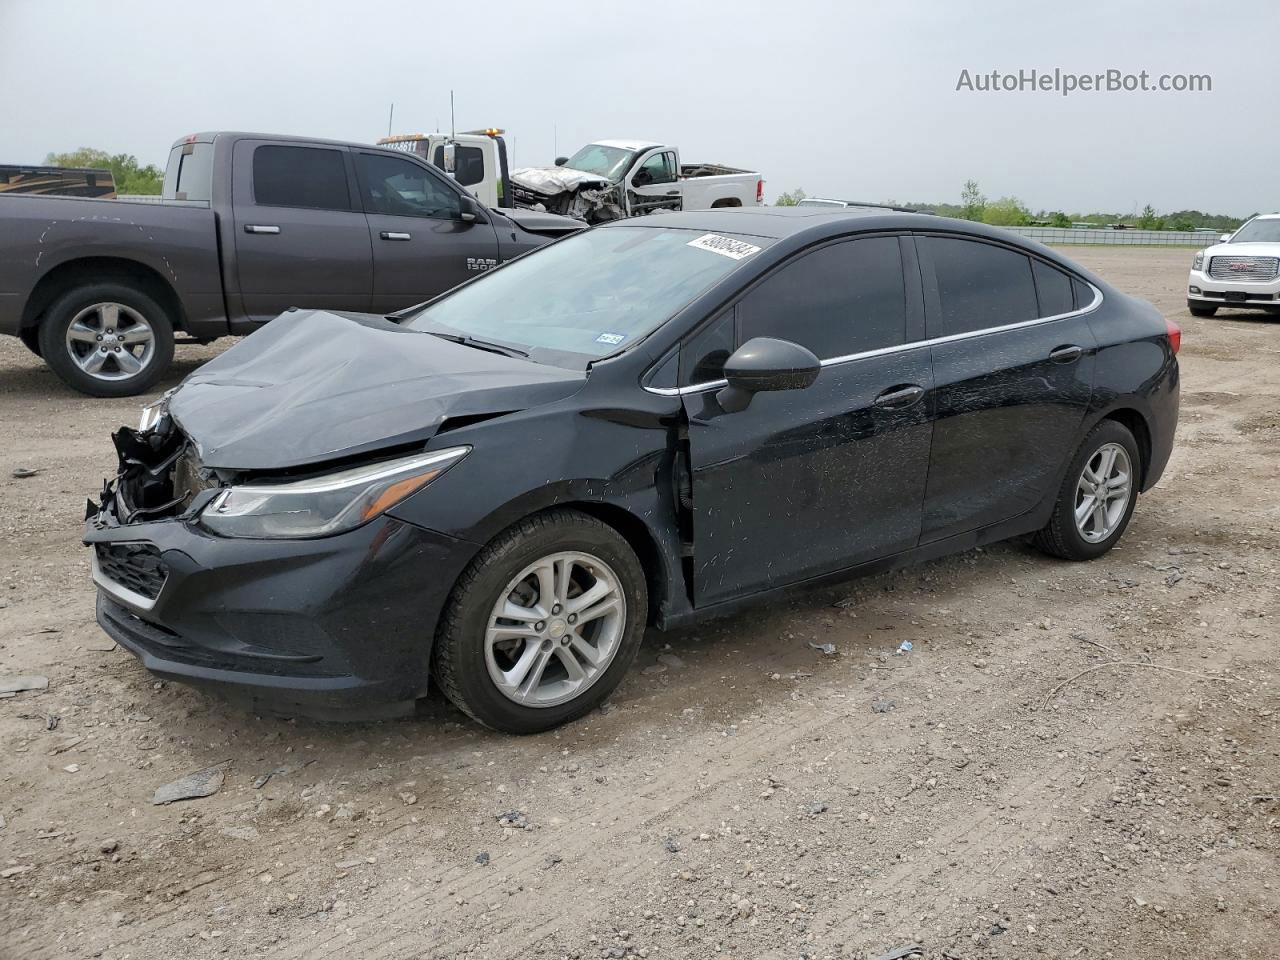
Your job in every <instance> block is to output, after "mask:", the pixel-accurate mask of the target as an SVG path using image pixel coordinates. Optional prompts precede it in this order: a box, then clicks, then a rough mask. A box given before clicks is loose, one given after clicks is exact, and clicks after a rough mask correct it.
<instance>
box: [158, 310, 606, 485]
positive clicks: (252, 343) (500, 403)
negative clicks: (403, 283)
mask: <svg viewBox="0 0 1280 960" xmlns="http://www.w3.org/2000/svg"><path fill="white" fill-rule="evenodd" d="M584 383H586V375H585V374H583V373H580V372H576V371H572V370H566V369H563V368H561V367H553V366H547V365H545V364H539V363H534V362H532V361H529V360H522V359H519V358H512V357H506V356H502V355H500V354H496V353H489V352H488V351H484V350H477V349H475V348H473V347H468V346H463V345H461V344H456V343H450V342H449V341H447V340H442V339H440V338H439V337H435V336H432V335H431V334H427V333H421V332H418V331H416V330H409V329H406V328H404V327H402V326H400V325H398V324H395V323H392V322H391V321H389V320H385V319H383V318H382V317H376V316H366V315H360V314H337V313H329V312H327V311H322V310H297V311H290V312H287V313H283V314H281V315H280V316H279V317H277V318H276V319H275V320H272V321H271V322H270V323H269V324H267V325H266V326H265V327H263V328H262V329H261V330H257V331H255V332H254V333H253V335H252V336H250V337H248V338H247V339H245V340H243V341H241V342H240V343H238V344H236V345H235V346H234V347H232V348H231V349H230V350H227V351H226V352H225V353H223V354H222V355H221V356H219V357H216V358H215V359H213V360H210V361H209V362H208V363H206V364H205V365H204V366H203V367H201V368H200V369H199V370H197V371H196V372H195V373H193V374H191V376H189V377H187V379H186V380H184V381H183V382H182V384H181V386H179V387H178V388H177V389H176V390H175V391H174V392H173V393H172V395H171V396H170V397H169V400H168V408H169V414H170V415H171V416H172V417H173V419H174V421H175V422H176V423H177V424H178V426H179V427H181V428H182V430H183V432H185V433H186V434H187V435H188V436H189V437H190V438H191V439H192V440H193V441H194V442H195V444H196V448H197V452H198V453H199V456H200V460H201V462H202V463H203V464H204V466H206V467H209V468H213V469H226V470H254V471H260V470H273V469H282V468H286V467H299V466H305V465H308V464H315V463H323V462H325V461H328V460H336V459H339V458H342V457H348V456H351V455H354V454H359V453H364V452H374V451H377V450H380V449H385V448H387V447H393V446H397V445H399V444H404V443H413V442H418V441H421V442H426V441H427V440H429V439H430V438H431V437H433V436H434V435H435V433H436V431H437V430H439V429H440V426H441V424H443V423H444V422H445V421H446V420H447V419H449V418H451V417H452V418H456V417H475V416H483V415H486V414H500V413H510V412H514V411H517V410H525V409H528V408H530V407H534V406H538V405H541V404H544V403H550V402H553V401H555V400H560V399H563V398H565V397H568V396H571V395H572V394H573V393H575V392H576V391H577V390H579V389H580V388H581V387H582V386H583V384H584Z"/></svg>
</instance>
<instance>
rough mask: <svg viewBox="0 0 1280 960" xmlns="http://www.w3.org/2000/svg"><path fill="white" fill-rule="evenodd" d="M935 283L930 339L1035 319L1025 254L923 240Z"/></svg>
mask: <svg viewBox="0 0 1280 960" xmlns="http://www.w3.org/2000/svg"><path fill="white" fill-rule="evenodd" d="M921 242H922V243H923V244H924V246H925V249H926V250H927V251H928V254H929V258H930V259H931V260H932V261H933V272H934V276H935V278H936V279H937V284H938V314H937V315H936V316H930V317H929V322H928V326H929V336H930V337H949V336H954V335H956V334H962V333H972V332H973V331H975V330H984V329H987V328H988V327H999V326H1003V325H1005V324H1008V323H1021V322H1023V321H1025V320H1034V319H1035V318H1036V317H1037V316H1038V315H1039V311H1038V307H1037V304H1036V288H1035V284H1034V282H1033V281H1032V279H1031V261H1030V258H1029V257H1027V255H1026V254H1022V253H1017V252H1016V251H1013V250H1009V249H1006V248H1005V247H998V246H995V245H994V244H990V243H980V242H978V241H975V240H959V239H955V238H952V237H922V238H921Z"/></svg>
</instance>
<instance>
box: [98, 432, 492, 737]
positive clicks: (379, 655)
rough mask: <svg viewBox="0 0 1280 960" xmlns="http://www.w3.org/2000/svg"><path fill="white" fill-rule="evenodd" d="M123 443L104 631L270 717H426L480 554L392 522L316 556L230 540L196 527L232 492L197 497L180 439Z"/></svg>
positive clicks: (289, 546)
mask: <svg viewBox="0 0 1280 960" xmlns="http://www.w3.org/2000/svg"><path fill="white" fill-rule="evenodd" d="M162 426H163V424H162ZM116 436H117V440H116V445H117V449H118V450H120V452H121V468H120V473H119V475H118V476H117V478H116V479H115V480H114V481H112V482H111V483H108V484H107V485H106V486H105V488H104V491H103V498H102V502H101V503H99V504H91V505H90V510H89V511H88V512H89V516H88V517H87V519H86V521H85V531H84V541H85V543H86V544H87V545H88V546H89V547H90V548H91V550H92V551H93V558H92V569H93V577H94V582H95V584H96V585H97V587H98V602H97V619H98V623H99V624H100V625H101V626H102V628H103V629H104V630H105V631H106V632H107V633H108V634H109V635H110V636H111V637H112V638H113V639H115V640H116V642H118V643H119V644H120V645H121V646H123V647H124V648H125V649H127V650H129V651H130V652H131V653H133V654H134V655H135V656H137V657H138V658H139V659H140V660H141V661H142V662H143V664H144V665H145V666H146V667H147V669H149V670H151V671H152V672H153V673H155V674H157V675H159V676H162V677H166V678H169V679H173V680H177V681H180V682H182V683H186V684H190V685H192V686H195V687H199V688H201V689H205V690H209V691H212V692H216V693H218V694H219V695H221V696H223V697H224V698H227V699H230V700H233V701H236V702H238V703H241V704H243V705H246V706H249V707H251V708H252V709H254V710H256V711H261V712H268V713H277V714H284V715H289V716H310V717H316V718H320V719H355V718H368V717H380V716H389V715H396V714H402V713H405V712H408V711H410V710H412V707H413V702H414V700H415V699H417V698H419V697H421V696H422V695H424V694H425V692H426V688H427V680H428V663H429V658H430V653H431V644H432V640H433V635H434V625H435V623H436V620H437V618H438V617H439V615H440V611H441V609H442V607H443V604H444V602H445V600H446V598H447V596H448V593H449V591H450V589H451V587H452V585H453V583H454V581H455V580H456V579H457V576H458V574H459V573H460V572H461V570H462V568H463V566H465V564H466V563H467V562H468V561H469V560H470V558H471V556H472V555H473V553H474V551H475V549H476V548H475V546H474V545H472V544H468V543H465V542H464V541H459V540H456V539H453V538H450V537H446V536H444V535H442V534H438V533H434V532H432V531H429V530H424V529H422V528H420V527H417V526H415V525H413V524H410V523H406V522H404V521H400V520H396V519H392V518H390V517H387V516H381V517H378V518H376V519H374V520H373V521H371V522H369V523H367V524H365V525H363V526H361V527H358V528H356V529H354V530H351V531H348V532H346V533H342V534H338V535H336V536H331V537H323V538H316V539H310V540H296V539H295V540H287V541H283V540H240V539H230V538H224V537H217V536H214V535H213V534H211V533H209V532H208V531H206V530H204V529H202V528H201V527H200V526H199V525H198V523H197V522H196V519H195V518H196V515H197V513H198V511H199V509H201V508H202V506H203V504H204V503H205V502H207V501H208V500H209V499H211V498H212V496H214V495H216V493H217V490H218V479H217V478H216V477H214V478H212V485H211V486H210V487H208V488H205V489H197V490H195V491H194V492H192V491H191V490H190V489H187V488H186V487H187V486H189V485H190V484H191V482H192V481H191V480H190V477H191V476H192V475H194V476H196V477H197V478H199V479H198V480H197V482H196V485H197V486H198V485H199V483H203V482H208V481H209V480H210V477H209V476H208V474H207V472H202V471H201V468H199V466H198V465H195V466H192V465H190V464H188V465H187V466H186V467H185V468H184V467H181V466H179V464H180V463H181V462H182V460H183V458H184V457H189V456H190V446H189V444H188V443H187V441H186V438H185V437H183V436H182V434H181V432H180V431H177V430H176V429H175V430H172V434H170V433H168V432H166V431H164V430H157V431H155V432H153V433H149V434H137V433H136V432H135V431H131V430H130V431H121V432H120V433H119V434H117V435H116ZM171 447H173V449H171ZM184 470H185V471H186V472H185V473H184Z"/></svg>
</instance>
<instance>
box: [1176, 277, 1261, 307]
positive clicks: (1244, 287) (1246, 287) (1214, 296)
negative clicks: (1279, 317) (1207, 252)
mask: <svg viewBox="0 0 1280 960" xmlns="http://www.w3.org/2000/svg"><path fill="white" fill-rule="evenodd" d="M1193 289H1194V290H1195V291H1198V292H1194V293H1193V292H1192V291H1193ZM1187 300H1188V301H1189V302H1195V303H1205V304H1213V305H1215V306H1226V307H1272V308H1276V309H1280V278H1277V279H1275V280H1266V281H1259V280H1236V281H1231V280H1220V279H1218V278H1216V277H1211V276H1209V274H1208V273H1206V272H1205V271H1203V270H1192V271H1191V272H1190V274H1189V275H1188V277H1187Z"/></svg>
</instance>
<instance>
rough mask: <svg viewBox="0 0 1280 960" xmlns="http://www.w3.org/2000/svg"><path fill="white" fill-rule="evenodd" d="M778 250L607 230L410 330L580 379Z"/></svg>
mask: <svg viewBox="0 0 1280 960" xmlns="http://www.w3.org/2000/svg"><path fill="white" fill-rule="evenodd" d="M770 242H771V241H769V240H767V239H764V238H760V237H736V236H721V235H715V234H703V233H701V231H697V230H682V229H677V228H671V227H667V228H660V227H636V226H617V227H613V226H607V227H598V228H596V229H594V230H587V231H583V232H582V233H576V234H574V235H572V236H570V237H566V238H565V239H564V240H560V241H557V242H556V243H552V244H549V245H548V246H546V247H543V248H542V249H540V250H538V251H536V252H534V253H532V254H530V255H528V256H525V257H521V258H520V259H518V260H515V261H512V262H511V263H509V264H507V265H506V266H503V267H502V268H501V269H498V270H495V271H493V272H492V273H490V274H489V275H487V276H484V277H481V278H479V279H477V280H475V281H473V282H471V283H468V284H466V285H465V286H463V287H461V288H460V289H458V290H456V291H454V292H453V293H451V294H449V295H447V296H446V297H445V298H444V299H442V300H438V301H436V302H435V303H433V304H431V305H430V306H428V307H425V308H424V309H422V310H421V311H419V312H418V313H416V314H414V315H412V317H411V318H410V319H408V320H407V321H405V325H406V326H408V327H410V328H411V329H414V330H422V331H428V332H438V333H440V334H442V335H461V336H465V337H473V338H475V339H478V340H485V341H489V342H491V343H498V344H502V345H505V346H510V347H515V348H517V349H519V350H522V351H524V352H526V353H529V354H530V356H531V358H532V359H534V360H538V361H541V362H546V363H553V364H556V365H558V366H565V367H569V368H571V369H579V370H581V369H585V368H586V366H587V365H588V364H589V363H590V362H591V361H592V360H596V359H599V358H601V357H606V356H609V355H610V354H613V353H617V352H618V351H619V350H624V349H626V348H627V347H630V346H631V345H632V344H635V343H638V342H639V341H640V340H642V339H644V338H645V337H646V336H648V335H649V334H650V333H652V332H653V331H654V330H656V329H657V328H658V327H660V326H662V324H664V323H666V322H667V321H668V320H670V319H671V318H672V317H673V316H675V314H676V313H677V312H679V310H680V309H681V308H683V307H685V306H686V305H688V303H689V302H690V301H692V300H693V299H694V298H695V297H697V296H698V295H699V294H701V293H702V292H703V291H705V290H706V289H707V288H708V287H710V286H711V285H712V284H713V283H715V282H716V281H717V280H720V279H721V278H723V277H725V276H726V275H727V274H729V273H730V272H732V271H733V270H735V269H738V268H740V267H743V266H744V265H746V264H749V262H750V261H751V258H752V257H754V256H756V255H758V254H759V252H760V251H761V250H762V249H763V248H764V247H766V246H767V245H768V244H769V243H770ZM726 250H728V251H731V252H732V254H733V255H732V256H730V255H726V253H725V251H726Z"/></svg>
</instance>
